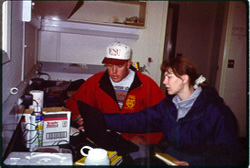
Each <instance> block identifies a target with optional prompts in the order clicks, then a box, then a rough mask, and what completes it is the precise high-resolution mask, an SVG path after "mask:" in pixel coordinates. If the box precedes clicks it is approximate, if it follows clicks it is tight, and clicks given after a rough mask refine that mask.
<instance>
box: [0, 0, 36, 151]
mask: <svg viewBox="0 0 250 168" xmlns="http://www.w3.org/2000/svg"><path fill="white" fill-rule="evenodd" d="M11 3H12V10H11V11H12V21H11V24H12V25H11V31H12V34H11V36H12V38H11V60H10V62H8V63H6V64H4V65H3V66H2V145H3V146H2V147H3V148H2V149H3V153H2V154H4V152H5V150H6V148H7V146H8V144H9V142H10V139H11V137H12V135H13V133H14V131H15V129H16V126H17V124H18V122H19V118H18V115H17V111H18V105H17V100H18V98H19V97H21V96H22V94H23V91H24V88H25V86H26V85H27V83H28V80H29V78H30V76H31V75H32V73H34V65H35V57H36V47H35V46H36V30H35V28H34V27H33V26H32V25H28V24H27V23H24V22H22V6H23V5H22V1H12V2H11ZM25 33H26V39H25V38H24V36H25ZM23 40H25V42H24V41H23ZM23 44H26V45H27V47H26V49H25V50H24V48H23V46H24V45H23ZM23 52H25V57H23ZM24 63H25V66H24ZM12 87H16V88H18V89H19V92H18V93H17V94H15V95H12V94H10V89H11V88H12Z"/></svg>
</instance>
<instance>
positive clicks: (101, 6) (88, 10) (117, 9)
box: [68, 1, 146, 28]
mask: <svg viewBox="0 0 250 168" xmlns="http://www.w3.org/2000/svg"><path fill="white" fill-rule="evenodd" d="M145 18H146V2H142V1H84V3H83V5H82V6H81V7H79V9H78V10H76V11H75V12H74V13H73V14H72V15H71V16H70V17H69V18H68V21H75V22H85V23H91V24H102V25H112V26H121V27H134V28H144V27H145Z"/></svg>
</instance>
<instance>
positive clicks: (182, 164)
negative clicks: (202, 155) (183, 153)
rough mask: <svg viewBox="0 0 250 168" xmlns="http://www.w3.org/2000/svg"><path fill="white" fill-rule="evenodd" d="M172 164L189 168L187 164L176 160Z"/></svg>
mask: <svg viewBox="0 0 250 168" xmlns="http://www.w3.org/2000/svg"><path fill="white" fill-rule="evenodd" d="M173 162H174V163H176V164H178V165H179V166H189V163H188V162H186V161H177V160H174V161H173Z"/></svg>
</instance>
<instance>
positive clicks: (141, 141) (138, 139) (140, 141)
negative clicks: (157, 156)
mask: <svg viewBox="0 0 250 168" xmlns="http://www.w3.org/2000/svg"><path fill="white" fill-rule="evenodd" d="M130 141H131V142H133V143H134V144H143V145H147V144H148V141H147V139H146V138H145V137H143V136H134V137H133V138H131V139H130Z"/></svg>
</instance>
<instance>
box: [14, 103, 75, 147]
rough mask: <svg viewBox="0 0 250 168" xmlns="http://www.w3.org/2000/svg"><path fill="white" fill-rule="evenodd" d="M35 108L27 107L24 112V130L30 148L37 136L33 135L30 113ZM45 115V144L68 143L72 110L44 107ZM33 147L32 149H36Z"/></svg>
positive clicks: (27, 145)
mask: <svg viewBox="0 0 250 168" xmlns="http://www.w3.org/2000/svg"><path fill="white" fill-rule="evenodd" d="M32 112H33V109H26V110H24V112H23V113H22V114H19V115H21V116H22V120H21V122H22V130H23V137H24V140H25V142H26V147H27V148H30V147H31V146H32V145H31V144H32V142H33V140H34V138H35V137H31V136H32V134H33V133H32V132H34V131H35V129H33V126H32V124H31V123H30V122H31V121H30V115H31V114H32ZM42 112H43V115H44V125H43V143H42V144H43V146H50V145H61V144H68V143H69V140H70V120H71V112H70V111H69V110H68V109H66V108H64V107H49V108H43V109H42ZM34 150H35V149H31V150H30V151H34Z"/></svg>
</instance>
